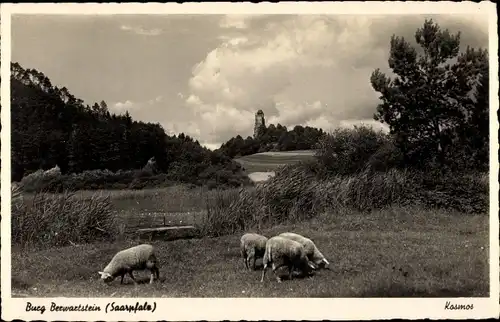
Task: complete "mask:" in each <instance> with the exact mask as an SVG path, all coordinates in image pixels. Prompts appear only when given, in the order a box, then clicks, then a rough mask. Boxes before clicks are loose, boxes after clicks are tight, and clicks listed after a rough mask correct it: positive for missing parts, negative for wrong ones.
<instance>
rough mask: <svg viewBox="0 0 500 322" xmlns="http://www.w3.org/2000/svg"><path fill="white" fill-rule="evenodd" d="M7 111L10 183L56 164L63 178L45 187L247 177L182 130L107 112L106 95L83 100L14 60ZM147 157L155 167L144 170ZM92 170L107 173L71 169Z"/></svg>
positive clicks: (228, 181)
mask: <svg viewBox="0 0 500 322" xmlns="http://www.w3.org/2000/svg"><path fill="white" fill-rule="evenodd" d="M11 116H12V117H11V119H12V127H11V129H12V138H11V140H12V172H11V176H12V180H13V181H20V180H21V179H22V178H23V177H25V176H26V175H28V174H30V173H33V172H35V171H37V170H39V169H42V170H47V169H50V168H53V167H55V166H58V167H59V168H60V171H61V174H62V176H60V177H57V178H55V179H54V178H52V179H51V181H50V182H47V185H46V186H45V188H49V190H57V191H58V190H63V189H68V188H70V187H73V188H74V189H76V188H80V189H82V188H106V187H108V186H109V185H116V184H118V183H121V184H122V185H124V186H127V187H135V188H141V187H143V186H148V185H151V184H152V183H157V182H165V181H175V182H185V183H193V184H204V183H207V182H217V183H220V184H223V185H230V186H239V185H241V184H244V183H248V179H247V178H246V177H245V176H244V175H243V174H242V171H241V167H240V165H239V164H237V163H235V162H233V161H232V160H231V159H230V158H229V157H228V156H226V155H223V154H222V153H220V152H214V151H210V150H208V149H206V148H204V147H202V146H201V145H200V144H199V142H198V141H195V140H193V139H192V138H191V137H189V136H187V135H184V134H182V133H181V134H179V135H178V136H176V135H174V136H169V135H167V134H166V133H165V131H164V129H163V128H162V126H161V125H160V124H153V123H144V122H140V121H134V120H132V118H131V117H130V115H129V114H128V112H126V113H125V114H124V115H115V114H113V113H110V112H109V111H108V108H107V105H106V103H105V102H104V101H102V102H101V103H99V104H98V103H95V104H93V105H92V106H89V105H86V104H84V102H83V101H82V100H80V99H78V98H76V97H74V96H73V95H72V94H71V93H70V92H69V91H68V89H67V88H65V87H63V88H58V87H57V86H53V85H52V84H51V82H50V80H49V78H48V77H46V76H45V75H44V74H43V73H41V72H39V71H37V70H35V69H24V68H22V67H21V66H20V65H19V64H18V63H12V64H11ZM151 159H153V160H155V163H154V164H155V166H154V169H153V168H151V169H149V170H148V171H146V172H147V173H145V172H144V169H143V167H145V166H146V165H147V164H148V160H151ZM97 170H101V171H105V172H106V175H105V176H104V177H102V178H97V177H95V176H94V177H95V178H93V179H91V180H87V179H88V178H89V176H88V175H87V176H79V177H78V176H74V175H73V174H80V173H83V172H85V171H97ZM137 173H139V174H140V175H139V177H137V176H136V174H137ZM82 178H84V179H82ZM144 178H149V179H151V180H144ZM146 181H148V182H149V183H148V182H146ZM37 188H41V187H37Z"/></svg>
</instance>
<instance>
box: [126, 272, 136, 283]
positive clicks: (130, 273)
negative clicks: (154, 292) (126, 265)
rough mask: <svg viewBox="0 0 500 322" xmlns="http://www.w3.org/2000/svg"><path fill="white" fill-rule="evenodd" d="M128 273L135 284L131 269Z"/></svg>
mask: <svg viewBox="0 0 500 322" xmlns="http://www.w3.org/2000/svg"><path fill="white" fill-rule="evenodd" d="M128 275H130V278H132V280H133V281H134V284H136V285H137V281H136V280H135V277H134V274H133V273H132V271H129V272H128Z"/></svg>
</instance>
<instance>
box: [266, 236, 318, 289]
mask: <svg viewBox="0 0 500 322" xmlns="http://www.w3.org/2000/svg"><path fill="white" fill-rule="evenodd" d="M263 262H264V270H263V271H262V278H261V279H260V281H261V282H264V276H265V275H266V271H267V267H268V266H269V264H272V270H273V273H275V274H276V270H277V269H278V268H280V267H282V266H288V276H289V279H292V271H293V269H294V268H295V269H298V270H300V271H301V272H302V273H306V274H308V275H310V273H311V272H312V271H314V269H315V267H314V266H313V265H312V263H311V262H309V260H308V259H307V256H306V253H305V249H304V247H303V246H302V245H301V244H300V243H298V242H296V241H293V240H291V239H287V238H284V237H279V236H275V237H272V238H270V239H269V240H268V241H267V243H266V251H265V253H264V260H263ZM276 279H277V280H278V283H281V277H280V276H276Z"/></svg>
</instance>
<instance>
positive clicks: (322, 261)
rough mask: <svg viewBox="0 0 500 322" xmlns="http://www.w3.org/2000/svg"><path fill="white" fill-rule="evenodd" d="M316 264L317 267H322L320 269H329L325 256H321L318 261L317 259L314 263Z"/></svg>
mask: <svg viewBox="0 0 500 322" xmlns="http://www.w3.org/2000/svg"><path fill="white" fill-rule="evenodd" d="M315 264H316V265H318V268H322V269H330V267H329V266H330V263H329V262H328V260H327V259H326V258H324V257H323V258H322V259H320V260H319V261H317V262H316V263H315Z"/></svg>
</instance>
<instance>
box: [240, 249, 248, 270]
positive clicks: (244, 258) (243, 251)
mask: <svg viewBox="0 0 500 322" xmlns="http://www.w3.org/2000/svg"><path fill="white" fill-rule="evenodd" d="M241 257H243V263H244V264H245V269H248V263H247V253H246V251H245V248H244V247H243V246H242V247H241Z"/></svg>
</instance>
